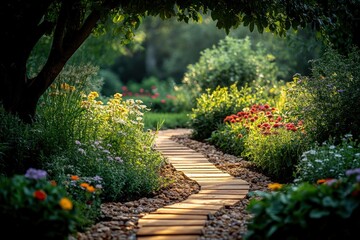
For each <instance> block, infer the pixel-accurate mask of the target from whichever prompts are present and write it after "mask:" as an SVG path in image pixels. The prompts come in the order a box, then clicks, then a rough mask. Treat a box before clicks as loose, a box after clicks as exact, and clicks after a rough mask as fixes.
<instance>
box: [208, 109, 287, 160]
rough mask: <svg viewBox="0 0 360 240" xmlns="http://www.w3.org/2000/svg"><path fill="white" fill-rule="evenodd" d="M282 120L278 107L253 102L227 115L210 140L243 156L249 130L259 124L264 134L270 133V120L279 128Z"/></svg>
mask: <svg viewBox="0 0 360 240" xmlns="http://www.w3.org/2000/svg"><path fill="white" fill-rule="evenodd" d="M281 120H282V118H281V117H280V116H279V113H278V111H277V109H275V108H274V107H271V106H270V105H269V104H253V105H252V106H251V107H250V108H244V110H243V111H240V112H238V113H236V114H231V115H228V116H226V117H225V118H224V120H223V121H224V123H225V124H223V125H222V126H220V127H219V128H218V129H217V130H215V131H214V132H212V134H211V138H210V139H209V141H210V142H211V143H212V144H214V145H216V146H217V147H219V148H220V149H221V150H223V151H224V152H226V153H230V154H235V155H237V156H241V155H242V153H243V151H244V143H245V141H246V137H247V134H248V132H249V131H251V130H252V129H255V128H256V126H258V127H259V128H260V127H261V128H262V130H263V132H264V134H267V133H270V127H271V124H269V123H268V122H274V123H275V124H274V125H275V127H274V128H277V127H280V126H282V123H281V122H280V121H281Z"/></svg>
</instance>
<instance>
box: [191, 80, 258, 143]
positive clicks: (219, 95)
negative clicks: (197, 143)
mask: <svg viewBox="0 0 360 240" xmlns="http://www.w3.org/2000/svg"><path fill="white" fill-rule="evenodd" d="M256 100H257V99H256V96H254V95H252V89H251V88H249V87H244V88H241V89H240V90H239V89H238V88H237V87H236V85H235V84H233V85H231V86H230V87H223V88H221V87H218V88H217V89H216V90H215V91H213V92H211V91H210V89H208V90H207V93H204V94H202V95H201V96H200V97H199V98H198V99H197V105H196V108H194V109H193V110H192V113H191V114H190V121H189V124H190V127H191V128H192V129H193V131H192V137H193V138H194V139H199V140H200V139H201V140H202V139H207V138H209V137H210V136H211V133H212V132H213V131H214V130H216V129H217V128H218V127H219V125H220V124H222V123H223V119H224V118H225V117H226V116H228V115H230V114H232V113H233V112H238V111H240V110H242V109H243V108H244V107H246V106H249V105H251V104H252V103H253V102H255V101H256Z"/></svg>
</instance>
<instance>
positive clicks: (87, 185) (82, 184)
mask: <svg viewBox="0 0 360 240" xmlns="http://www.w3.org/2000/svg"><path fill="white" fill-rule="evenodd" d="M80 186H81V187H83V188H88V187H90V185H89V184H88V183H86V182H84V183H81V184H80Z"/></svg>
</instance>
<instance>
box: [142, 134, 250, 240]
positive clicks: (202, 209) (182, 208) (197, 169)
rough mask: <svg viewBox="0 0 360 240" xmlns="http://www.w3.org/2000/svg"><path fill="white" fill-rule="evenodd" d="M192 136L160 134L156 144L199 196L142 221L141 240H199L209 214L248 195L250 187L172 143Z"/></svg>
mask: <svg viewBox="0 0 360 240" xmlns="http://www.w3.org/2000/svg"><path fill="white" fill-rule="evenodd" d="M186 133H190V132H189V130H187V129H177V130H163V131H160V133H159V135H158V138H157V140H156V145H157V150H159V151H160V152H161V153H162V154H163V155H164V156H165V157H166V158H167V159H168V160H169V162H170V163H171V164H172V165H173V166H174V167H175V168H176V169H177V170H178V171H182V172H184V174H185V175H186V176H188V177H189V178H191V179H193V180H195V181H197V182H198V183H199V185H200V186H201V189H200V191H199V192H198V193H197V194H192V195H191V196H189V197H188V198H187V199H186V200H184V201H182V202H180V203H175V204H173V205H168V206H165V207H164V208H160V209H158V210H156V211H155V212H151V213H149V214H147V215H145V216H144V217H142V218H140V219H139V224H138V225H139V227H140V228H139V230H138V232H137V239H138V240H196V239H198V238H199V237H200V236H201V235H202V229H203V227H204V225H205V222H206V220H207V219H208V216H209V215H210V214H214V213H215V212H216V211H217V210H219V209H220V208H222V207H223V206H226V205H233V204H235V203H236V202H238V201H239V200H241V199H243V198H244V197H245V195H246V194H247V193H248V190H249V184H248V183H247V182H246V181H244V180H241V179H238V178H234V177H232V176H231V175H229V174H227V173H224V172H222V171H221V170H219V169H218V168H216V167H215V166H214V165H213V164H212V163H210V162H209V161H208V160H207V159H206V157H205V156H204V155H202V154H200V153H198V152H196V151H194V150H192V149H190V148H187V147H184V146H183V145H181V144H178V143H176V142H174V141H172V140H170V137H171V136H173V135H182V134H186Z"/></svg>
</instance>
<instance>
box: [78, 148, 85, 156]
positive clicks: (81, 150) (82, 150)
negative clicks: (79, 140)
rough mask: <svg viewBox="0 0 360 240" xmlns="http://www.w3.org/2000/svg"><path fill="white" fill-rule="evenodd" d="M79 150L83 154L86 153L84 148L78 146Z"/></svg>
mask: <svg viewBox="0 0 360 240" xmlns="http://www.w3.org/2000/svg"><path fill="white" fill-rule="evenodd" d="M78 151H79V152H80V153H81V154H82V155H86V151H85V150H84V149H82V148H78Z"/></svg>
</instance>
